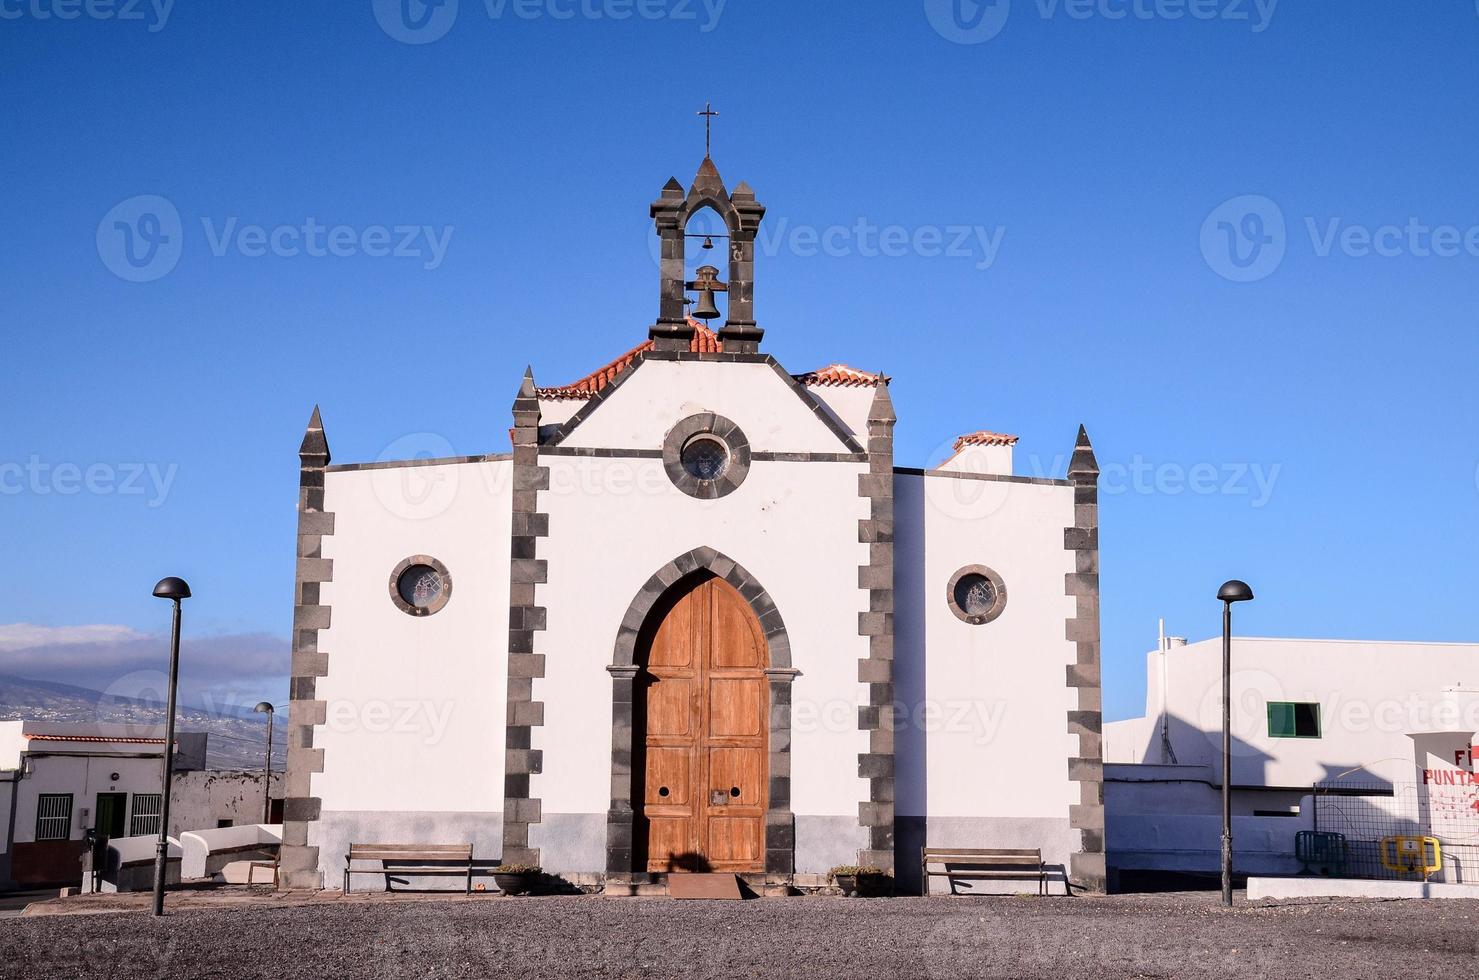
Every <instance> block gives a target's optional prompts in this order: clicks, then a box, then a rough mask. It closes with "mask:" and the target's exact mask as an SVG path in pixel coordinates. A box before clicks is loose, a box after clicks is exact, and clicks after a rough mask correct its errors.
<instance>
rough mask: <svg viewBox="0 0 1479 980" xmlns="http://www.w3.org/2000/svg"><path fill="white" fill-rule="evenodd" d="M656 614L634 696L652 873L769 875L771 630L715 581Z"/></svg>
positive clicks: (699, 586) (741, 599)
mask: <svg viewBox="0 0 1479 980" xmlns="http://www.w3.org/2000/svg"><path fill="white" fill-rule="evenodd" d="M654 615H656V616H660V617H661V618H660V619H658V621H657V622H656V623H655V624H652V625H650V626H649V628H648V629H647V630H645V631H644V633H645V634H646V636H645V638H644V646H645V647H646V657H645V661H644V662H643V666H644V667H645V671H644V675H643V678H642V682H643V684H642V686H643V690H642V692H641V694H640V695H639V697H640V699H641V702H642V704H641V705H640V706H639V710H641V709H643V708H645V711H643V712H642V713H643V715H644V716H645V717H643V718H642V720H641V722H640V723H641V724H643V725H644V726H645V735H644V737H643V741H642V743H641V744H642V745H643V751H644V756H645V758H644V760H643V764H642V768H641V771H642V773H643V784H644V785H643V789H642V797H643V808H642V816H643V823H644V824H645V826H646V857H647V870H648V871H735V872H750V871H764V870H765V811H766V807H767V805H768V802H769V789H770V786H769V771H768V769H769V766H768V764H767V762H768V753H769V751H770V747H769V717H770V703H769V702H770V692H769V686H768V682H767V680H766V676H765V668H766V667H767V666H768V660H769V652H768V648H767V646H766V643H765V634H764V632H763V631H762V630H761V628H760V623H759V621H758V620H757V619H756V618H755V614H754V613H753V612H752V611H751V609H750V606H749V604H748V603H747V602H746V601H745V599H744V597H743V596H741V595H740V594H739V592H738V591H736V590H735V588H734V587H733V586H731V585H730V584H729V583H727V582H725V581H724V580H722V579H718V578H704V579H701V580H699V581H697V582H695V583H692V584H691V585H690V586H689V587H688V588H687V589H686V590H685V591H680V593H679V594H678V595H677V597H676V598H675V599H672V600H670V601H669V602H667V603H664V604H662V605H660V606H659V607H658V609H657V610H655V612H654Z"/></svg>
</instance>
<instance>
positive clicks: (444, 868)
mask: <svg viewBox="0 0 1479 980" xmlns="http://www.w3.org/2000/svg"><path fill="white" fill-rule="evenodd" d="M356 861H379V862H380V867H378V868H356V867H355V866H354V862H356ZM432 862H435V863H432ZM392 864H394V865H395V866H394V867H392V866H391V865H392ZM472 874H473V860H472V845H471V844H350V845H349V853H348V854H346V855H345V856H344V894H346V895H348V894H349V876H350V875H384V876H385V890H386V891H390V890H391V888H390V876H391V875H458V876H459V877H464V878H466V879H467V891H468V893H469V894H471V892H472Z"/></svg>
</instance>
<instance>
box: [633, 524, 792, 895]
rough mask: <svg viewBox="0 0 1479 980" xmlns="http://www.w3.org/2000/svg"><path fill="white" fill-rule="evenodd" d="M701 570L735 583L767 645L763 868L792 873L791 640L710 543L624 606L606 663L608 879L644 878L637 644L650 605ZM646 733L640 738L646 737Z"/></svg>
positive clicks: (750, 582)
mask: <svg viewBox="0 0 1479 980" xmlns="http://www.w3.org/2000/svg"><path fill="white" fill-rule="evenodd" d="M700 572H709V573H710V574H712V575H713V576H714V577H716V578H719V579H723V580H724V581H725V582H728V583H729V584H730V585H732V586H734V588H735V590H736V591H738V592H739V594H740V596H741V597H743V598H744V600H745V602H746V603H748V604H749V606H750V610H751V612H753V613H754V614H755V618H756V619H757V620H758V621H759V623H760V628H761V630H762V631H763V632H764V634H765V642H766V645H767V647H768V648H769V663H770V666H769V667H767V668H766V670H765V676H766V678H767V679H768V680H769V682H770V731H769V735H770V740H769V746H770V754H769V757H768V760H767V762H768V769H769V772H768V777H769V780H770V786H769V806H768V809H767V810H766V813H765V873H766V877H767V878H771V879H776V880H781V881H786V882H789V881H790V879H791V878H792V877H793V875H794V873H795V870H796V817H795V815H794V814H793V813H792V812H791V683H792V681H794V680H795V679H796V676H797V674H799V673H800V672H799V671H797V670H796V669H794V668H793V667H792V666H791V641H790V637H789V636H788V635H787V634H786V626H785V622H784V620H783V619H782V618H781V613H780V610H779V609H777V608H776V605H775V602H774V600H772V599H771V597H770V593H768V592H766V591H765V589H764V588H763V587H762V586H761V585H760V583H759V582H758V581H756V579H755V577H754V576H753V575H751V574H750V573H749V572H748V571H746V570H745V568H744V567H743V566H742V565H740V564H739V563H738V562H736V561H734V560H733V559H732V558H729V557H727V556H725V555H723V554H720V553H719V552H718V551H716V550H714V549H713V548H708V547H704V548H696V549H695V550H693V551H690V552H688V553H687V554H685V555H680V556H679V557H677V558H675V559H673V560H672V561H670V562H668V563H667V564H666V565H664V566H663V567H662V568H661V569H659V570H658V571H657V573H656V574H654V575H653V576H652V577H651V578H649V579H648V580H647V582H646V584H644V585H643V586H642V588H641V590H640V591H639V592H638V593H637V595H636V598H634V599H633V600H632V603H631V605H630V606H629V607H628V608H627V613H626V616H624V617H623V618H622V621H621V629H620V630H619V631H618V633H617V636H616V646H615V649H614V650H613V652H612V658H611V664H610V665H609V666H607V668H606V670H607V672H608V673H609V674H610V675H611V809H610V810H608V811H607V815H606V878H607V880H608V881H632V880H634V879H635V878H637V877H639V876H642V875H645V874H646V871H645V869H640V868H638V867H637V866H636V853H637V849H636V846H635V845H636V837H635V835H636V827H637V810H636V805H635V804H634V803H633V800H632V786H633V778H632V766H633V762H634V760H635V759H636V758H637V755H638V752H637V748H638V747H637V745H636V741H635V735H634V731H633V728H634V702H635V696H636V687H637V684H636V682H637V675H638V674H639V673H640V672H641V670H642V667H641V665H640V664H638V663H637V660H636V657H637V641H638V637H639V635H640V634H641V631H642V628H643V626H644V625H646V623H647V620H648V617H649V616H650V615H651V613H652V611H653V609H654V608H656V607H657V605H658V603H659V602H660V601H661V600H662V598H663V596H664V595H666V594H667V593H668V592H669V591H670V590H672V588H673V587H674V586H676V585H678V584H679V583H680V582H681V581H683V580H684V579H687V578H689V577H691V576H693V575H695V574H698V573H700ZM644 737H645V735H644Z"/></svg>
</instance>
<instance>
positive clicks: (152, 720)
mask: <svg viewBox="0 0 1479 980" xmlns="http://www.w3.org/2000/svg"><path fill="white" fill-rule="evenodd" d="M165 711H166V708H165V706H164V705H163V704H160V703H159V702H157V701H145V700H140V699H137V698H124V697H117V696H114V695H111V694H103V693H101V692H98V691H90V690H88V689H87V688H83V687H73V686H72V685H70V684H56V683H53V682H51V681H35V680H30V679H28V678H24V677H12V676H10V675H8V674H0V721H15V720H17V719H23V720H25V721H54V722H58V723H61V724H83V725H88V724H91V725H96V724H106V723H110V722H114V723H116V722H134V723H142V724H154V725H163V724H164V716H165ZM286 722H287V718H286V712H284V717H283V718H280V719H278V724H277V726H276V730H275V731H274V732H273V733H272V734H273V738H272V741H273V746H272V768H274V769H282V768H283V764H284V763H285V762H286V761H287V725H286ZM175 727H176V728H177V730H179V731H182V732H209V733H210V740H209V741H208V742H207V743H206V753H207V754H206V764H207V765H208V766H209V767H210V768H212V769H259V768H261V766H262V762H263V757H264V755H265V753H266V750H267V720H266V718H265V717H263V716H262V715H259V714H256V713H255V712H253V711H252V710H251V709H249V708H248V709H240V708H231V709H226V710H224V711H221V712H208V711H203V710H201V709H199V708H186V707H181V708H180V709H179V711H178V716H177V717H176V719H175Z"/></svg>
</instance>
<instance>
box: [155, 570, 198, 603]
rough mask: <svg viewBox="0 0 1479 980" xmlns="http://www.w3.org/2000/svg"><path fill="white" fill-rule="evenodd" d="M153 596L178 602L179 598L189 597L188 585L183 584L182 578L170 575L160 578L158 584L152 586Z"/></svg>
mask: <svg viewBox="0 0 1479 980" xmlns="http://www.w3.org/2000/svg"><path fill="white" fill-rule="evenodd" d="M154 598H156V599H173V600H175V601H176V602H179V601H180V600H181V599H188V598H190V586H188V585H186V584H185V580H184V579H182V578H176V577H175V576H173V575H171V576H169V577H168V578H162V579H160V580H159V584H158V585H156V586H154Z"/></svg>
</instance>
